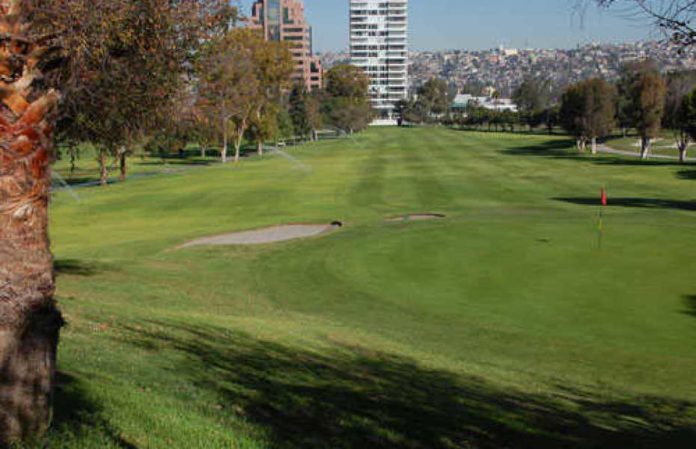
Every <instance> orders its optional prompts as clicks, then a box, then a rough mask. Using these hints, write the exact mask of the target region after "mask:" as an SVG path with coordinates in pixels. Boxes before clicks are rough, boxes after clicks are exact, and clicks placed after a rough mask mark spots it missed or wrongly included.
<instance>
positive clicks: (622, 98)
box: [399, 60, 696, 162]
mask: <svg viewBox="0 0 696 449" xmlns="http://www.w3.org/2000/svg"><path fill="white" fill-rule="evenodd" d="M694 89H696V72H692V71H685V72H676V73H670V74H667V75H662V74H661V73H660V70H659V67H658V66H657V64H656V63H655V62H653V61H649V60H647V61H638V62H632V63H628V64H626V65H624V66H623V67H622V69H621V72H620V77H619V79H618V80H616V81H615V82H613V83H609V82H608V81H606V80H603V79H600V78H593V79H589V80H585V81H582V82H580V83H577V84H574V85H571V86H567V87H566V88H565V89H562V88H559V86H555V85H553V84H552V83H551V82H549V81H548V80H543V79H536V78H532V77H528V78H526V79H524V80H523V82H522V83H521V84H520V86H518V87H517V88H516V89H515V91H514V94H513V98H512V100H513V102H514V103H515V105H516V106H517V111H511V110H505V109H502V110H496V109H490V108H484V107H481V106H480V105H477V104H475V103H474V104H470V105H469V106H468V107H466V109H465V110H463V111H455V110H453V109H452V106H451V103H452V99H453V94H452V92H451V91H450V90H449V89H448V86H447V84H446V83H445V82H444V81H443V80H439V79H431V80H429V81H428V82H426V83H425V84H424V85H423V86H421V88H420V89H419V90H418V95H417V97H416V98H415V99H413V100H410V101H405V102H402V103H401V104H400V105H399V111H400V113H401V117H402V118H403V119H404V120H405V121H407V122H411V123H442V124H445V125H453V126H460V127H470V128H476V129H480V128H481V127H487V128H488V129H489V130H492V129H495V130H496V131H498V130H500V129H502V130H510V131H515V129H516V128H518V127H522V126H526V127H528V128H529V130H533V129H535V128H538V127H541V126H544V127H545V128H546V129H547V130H548V132H549V133H551V132H553V130H554V128H555V127H557V126H559V125H560V126H562V127H563V128H564V129H565V131H566V132H567V133H568V134H570V135H572V136H574V137H575V138H576V139H577V145H578V148H579V149H580V150H581V151H585V150H586V149H587V147H588V146H589V147H590V148H591V150H592V152H593V153H595V152H596V151H597V140H598V139H599V138H602V137H605V136H608V135H609V134H611V133H613V132H614V130H615V129H617V128H620V129H621V130H622V132H623V134H624V136H626V135H627V132H628V130H629V129H633V130H636V131H637V133H638V134H639V135H640V138H641V157H642V158H647V157H648V156H649V154H650V149H651V145H652V142H653V141H654V140H655V139H656V138H657V137H659V136H661V135H662V134H663V133H667V132H671V133H672V135H673V137H674V140H675V142H676V146H677V148H678V150H679V158H680V160H681V161H682V162H684V161H686V159H687V150H688V147H689V144H690V142H692V141H694V140H696V135H695V134H694V132H693V131H692V130H693V129H694V128H695V127H696V124H694V113H693V109H694V105H693V103H692V101H693V100H692V98H693V91H694ZM492 100H493V102H495V98H493V99H492Z"/></svg>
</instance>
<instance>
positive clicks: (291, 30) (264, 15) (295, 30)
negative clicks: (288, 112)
mask: <svg viewBox="0 0 696 449" xmlns="http://www.w3.org/2000/svg"><path fill="white" fill-rule="evenodd" d="M250 26H251V27H254V28H259V29H261V30H263V34H264V36H265V38H266V39H267V40H271V41H282V42H288V43H290V51H291V52H292V57H293V60H294V61H295V73H294V74H293V79H294V80H295V81H298V82H303V83H304V84H305V85H306V86H307V89H308V90H310V91H311V90H314V89H320V88H321V87H322V76H323V70H322V67H321V61H320V60H319V58H317V57H315V56H313V48H312V27H311V26H309V25H308V24H307V22H306V20H305V15H304V4H303V3H302V0H257V1H256V2H254V4H253V6H252V8H251V18H250Z"/></svg>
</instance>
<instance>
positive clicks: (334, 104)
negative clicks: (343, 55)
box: [323, 64, 373, 134]
mask: <svg viewBox="0 0 696 449" xmlns="http://www.w3.org/2000/svg"><path fill="white" fill-rule="evenodd" d="M369 85H370V81H369V78H368V77H367V75H365V73H364V72H363V71H362V70H361V69H359V68H357V67H355V66H352V65H345V64H344V65H337V66H335V67H333V68H332V69H331V70H329V71H328V72H327V74H326V95H325V96H324V105H323V110H324V114H325V116H326V117H327V119H328V120H329V122H330V123H331V124H332V125H334V126H336V127H337V128H339V129H342V130H344V131H346V132H349V133H351V134H352V133H353V132H355V131H360V130H363V129H365V128H366V127H367V126H368V125H369V124H370V122H371V120H372V118H373V111H372V107H371V105H370V98H369V96H368V87H369Z"/></svg>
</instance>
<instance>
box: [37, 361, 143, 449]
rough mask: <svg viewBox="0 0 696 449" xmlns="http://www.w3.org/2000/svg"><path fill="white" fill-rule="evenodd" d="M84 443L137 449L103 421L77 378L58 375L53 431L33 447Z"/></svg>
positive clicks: (67, 445) (55, 446) (100, 413)
mask: <svg viewBox="0 0 696 449" xmlns="http://www.w3.org/2000/svg"><path fill="white" fill-rule="evenodd" d="M85 440H87V441H93V442H94V443H95V446H94V447H100V448H116V449H138V446H136V445H135V444H133V443H130V442H129V441H127V440H126V439H125V438H123V436H121V435H120V433H119V432H118V431H117V430H116V429H114V428H113V427H112V426H111V425H110V424H109V423H108V422H107V420H106V419H104V418H103V416H102V412H101V410H100V409H99V407H98V406H97V405H96V404H95V403H94V402H92V401H91V400H90V399H89V398H88V396H87V394H86V392H85V391H84V389H83V387H82V386H81V384H80V382H79V381H78V380H77V379H76V378H75V377H73V376H71V375H69V374H66V373H62V372H59V373H57V375H56V390H55V397H54V416H53V423H52V427H51V430H50V431H49V433H48V435H46V437H45V438H44V441H43V442H42V443H40V444H38V445H34V446H30V447H31V448H35V449H39V448H41V449H53V448H56V449H59V448H61V449H63V448H70V447H74V446H73V445H72V443H73V442H76V441H81V442H84V441H85ZM76 444H77V443H76Z"/></svg>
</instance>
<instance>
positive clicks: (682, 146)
mask: <svg viewBox="0 0 696 449" xmlns="http://www.w3.org/2000/svg"><path fill="white" fill-rule="evenodd" d="M688 149H689V143H688V142H679V162H680V163H682V164H686V158H687V157H686V154H687V151H688Z"/></svg>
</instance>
